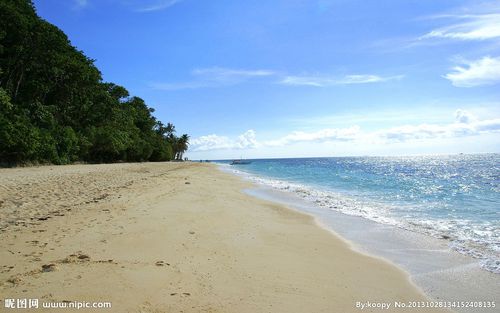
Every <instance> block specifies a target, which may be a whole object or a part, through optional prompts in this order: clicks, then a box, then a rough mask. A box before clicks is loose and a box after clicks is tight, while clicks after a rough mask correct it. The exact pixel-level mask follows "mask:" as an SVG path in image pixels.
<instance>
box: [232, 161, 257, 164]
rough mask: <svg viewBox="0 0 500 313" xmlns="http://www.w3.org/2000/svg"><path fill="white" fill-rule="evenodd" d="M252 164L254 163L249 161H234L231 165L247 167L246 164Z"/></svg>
mask: <svg viewBox="0 0 500 313" xmlns="http://www.w3.org/2000/svg"><path fill="white" fill-rule="evenodd" d="M250 163H252V161H248V160H233V162H231V165H245V164H250Z"/></svg>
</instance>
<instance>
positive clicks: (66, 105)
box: [0, 0, 189, 164]
mask: <svg viewBox="0 0 500 313" xmlns="http://www.w3.org/2000/svg"><path fill="white" fill-rule="evenodd" d="M153 111H154V110H153V109H151V108H149V107H148V106H147V105H146V103H145V102H144V100H142V99H141V98H138V97H131V96H130V94H129V92H128V91H127V90H126V89H125V88H124V87H122V86H118V85H115V84H113V83H105V82H103V81H102V77H101V73H100V72H99V70H98V69H97V68H96V67H95V65H94V63H93V60H90V59H89V58H87V57H86V56H85V55H84V54H83V53H82V52H81V51H78V50H77V49H75V48H74V47H73V46H72V45H71V43H70V41H69V40H68V38H67V36H66V35H65V34H64V33H63V32H62V31H61V30H59V29H58V28H57V27H56V26H54V25H52V24H50V23H48V22H46V21H44V20H42V19H41V18H39V17H38V16H37V14H36V12H35V10H34V6H33V4H32V2H31V1H29V0H10V1H0V163H3V164H5V163H8V164H18V163H24V162H40V163H54V164H67V163H71V162H75V161H87V162H116V161H167V160H172V159H174V158H177V159H182V155H183V153H184V151H186V150H187V147H188V140H189V137H188V136H187V135H183V136H181V137H176V136H175V127H174V126H173V125H172V124H170V123H168V124H167V126H165V125H163V124H162V123H161V122H160V121H157V120H156V118H155V117H154V116H153V115H152V113H153Z"/></svg>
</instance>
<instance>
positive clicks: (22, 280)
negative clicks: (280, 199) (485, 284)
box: [0, 163, 435, 313]
mask: <svg viewBox="0 0 500 313" xmlns="http://www.w3.org/2000/svg"><path fill="white" fill-rule="evenodd" d="M248 187H249V185H248V183H246V182H243V181H241V180H240V179H238V178H237V177H233V176H231V175H229V174H226V173H222V172H220V171H218V170H217V169H216V168H215V166H211V165H207V164H203V165H202V164H194V163H157V164H155V163H145V164H112V165H71V166H57V167H55V166H51V167H37V168H19V169H0V236H1V242H0V300H1V301H2V303H0V305H1V307H0V311H1V310H6V311H9V310H8V309H4V303H3V301H4V299H5V298H7V299H9V298H15V299H17V298H21V299H23V298H28V299H39V302H40V305H41V302H50V301H69V302H72V301H88V302H98V301H109V302H111V303H112V308H111V309H102V310H95V309H94V310H92V311H93V312H100V311H107V312H155V313H160V312H240V313H246V312H249V313H250V312H252V313H257V312H301V313H302V312H308V313H309V312H311V313H315V312H387V310H380V309H370V310H369V309H365V310H362V311H361V310H360V309H358V308H356V302H358V301H360V302H367V301H370V302H375V301H380V302H388V303H391V305H392V306H393V302H394V301H403V302H408V301H421V300H426V299H425V297H424V296H423V294H422V293H421V292H420V291H419V290H418V289H417V288H416V287H415V286H413V285H412V284H411V283H410V282H409V279H408V276H407V275H406V274H405V273H404V272H402V271H401V270H399V269H398V268H396V267H394V266H392V265H390V264H389V263H386V262H384V261H381V260H379V259H376V258H372V257H369V256H366V255H362V254H359V253H357V252H354V251H353V250H351V249H350V247H349V245H348V244H347V243H346V242H344V241H343V240H342V239H340V238H338V237H336V236H334V235H332V234H331V233H329V232H327V231H325V230H324V229H322V228H320V227H318V226H317V225H316V224H315V222H314V220H313V219H312V218H311V217H310V216H308V215H304V214H301V213H297V212H295V211H292V210H289V209H287V208H285V207H283V206H280V205H277V204H274V203H271V202H266V201H264V200H260V199H257V198H253V197H251V196H249V195H246V194H244V193H243V192H242V191H241V190H242V189H244V188H248ZM11 311H15V310H11ZM37 311H47V312H49V311H50V312H51V310H49V309H47V310H37ZM54 311H55V310H54ZM64 311H74V310H69V309H68V310H64V309H59V310H57V312H64ZM388 311H389V312H402V311H401V309H394V308H393V307H392V309H390V310H388ZM434 311H435V310H423V309H414V310H409V309H406V310H404V312H434Z"/></svg>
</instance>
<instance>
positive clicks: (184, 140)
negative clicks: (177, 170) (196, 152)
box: [175, 134, 189, 160]
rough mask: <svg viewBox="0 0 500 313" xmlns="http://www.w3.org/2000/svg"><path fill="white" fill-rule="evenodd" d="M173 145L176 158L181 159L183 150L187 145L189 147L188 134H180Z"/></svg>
mask: <svg viewBox="0 0 500 313" xmlns="http://www.w3.org/2000/svg"><path fill="white" fill-rule="evenodd" d="M175 147H176V149H175V150H176V152H177V155H176V156H177V157H176V159H177V160H182V156H183V155H184V152H186V151H187V149H188V147H189V135H187V134H184V135H182V136H180V137H179V138H176V143H175Z"/></svg>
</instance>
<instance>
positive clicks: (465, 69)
mask: <svg viewBox="0 0 500 313" xmlns="http://www.w3.org/2000/svg"><path fill="white" fill-rule="evenodd" d="M464 65H465V66H455V67H454V68H453V70H454V71H453V72H451V73H448V74H446V75H444V77H445V78H446V79H448V80H450V81H451V83H452V84H453V85H454V86H457V87H475V86H481V85H492V84H496V83H499V82H500V57H489V56H486V57H483V58H481V59H479V60H475V61H471V62H464Z"/></svg>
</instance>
